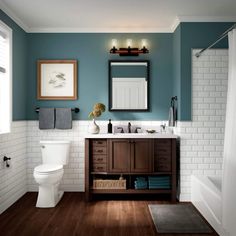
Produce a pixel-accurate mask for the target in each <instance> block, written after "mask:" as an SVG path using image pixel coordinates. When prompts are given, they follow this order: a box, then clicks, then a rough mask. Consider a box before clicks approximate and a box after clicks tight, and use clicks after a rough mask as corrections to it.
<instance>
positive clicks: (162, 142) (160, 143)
mask: <svg viewBox="0 0 236 236" xmlns="http://www.w3.org/2000/svg"><path fill="white" fill-rule="evenodd" d="M155 147H156V148H158V147H161V148H163V147H165V148H170V147H171V140H170V139H157V140H156V142H155Z"/></svg>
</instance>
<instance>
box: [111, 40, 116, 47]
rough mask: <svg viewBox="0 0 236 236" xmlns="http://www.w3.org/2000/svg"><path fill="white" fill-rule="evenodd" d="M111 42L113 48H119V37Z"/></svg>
mask: <svg viewBox="0 0 236 236" xmlns="http://www.w3.org/2000/svg"><path fill="white" fill-rule="evenodd" d="M111 44H112V45H111V46H112V48H117V39H112V40H111Z"/></svg>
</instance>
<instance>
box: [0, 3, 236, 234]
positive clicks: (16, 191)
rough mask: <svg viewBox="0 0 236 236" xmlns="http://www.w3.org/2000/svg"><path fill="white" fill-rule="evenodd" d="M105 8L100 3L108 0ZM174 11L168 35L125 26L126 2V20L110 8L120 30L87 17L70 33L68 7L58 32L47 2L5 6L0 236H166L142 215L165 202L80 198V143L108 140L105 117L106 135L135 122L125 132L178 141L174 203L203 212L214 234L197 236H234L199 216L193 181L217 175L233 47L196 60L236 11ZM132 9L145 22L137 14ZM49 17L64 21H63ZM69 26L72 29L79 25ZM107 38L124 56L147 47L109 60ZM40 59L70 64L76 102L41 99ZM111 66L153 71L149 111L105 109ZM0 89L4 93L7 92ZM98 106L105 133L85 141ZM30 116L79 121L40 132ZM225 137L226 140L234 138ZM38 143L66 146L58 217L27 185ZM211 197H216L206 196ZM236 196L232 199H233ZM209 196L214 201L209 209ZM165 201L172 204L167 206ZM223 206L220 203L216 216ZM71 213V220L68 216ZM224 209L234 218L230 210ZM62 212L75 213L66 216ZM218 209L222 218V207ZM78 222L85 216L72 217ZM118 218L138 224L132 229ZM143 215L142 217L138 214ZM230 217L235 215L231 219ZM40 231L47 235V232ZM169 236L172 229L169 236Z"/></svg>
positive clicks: (0, 21) (220, 46)
mask: <svg viewBox="0 0 236 236" xmlns="http://www.w3.org/2000/svg"><path fill="white" fill-rule="evenodd" d="M102 2H104V4H106V1H105V0H103V1H102ZM137 2H139V1H137ZM158 2H159V4H161V3H160V1H157V3H154V1H150V5H148V4H147V6H145V9H148V11H150V14H153V17H154V15H155V13H154V12H155V11H154V9H156V11H157V12H158V14H157V15H160V16H162V18H163V22H165V21H164V19H165V17H164V16H163V14H161V11H165V9H166V8H165V6H164V5H162V4H161V5H160V6H162V8H161V7H160V6H159V5H158ZM171 2H172V5H173V6H172V8H171V6H169V5H167V6H168V7H170V8H171V9H172V11H173V12H175V15H174V14H173V15H172V18H171V19H173V20H172V21H171V22H170V20H169V21H168V20H166V25H165V24H164V23H163V25H164V26H165V27H163V25H161V24H158V19H156V18H155V20H156V21H157V22H155V20H152V19H149V20H147V19H148V16H149V14H148V12H146V13H142V14H143V15H144V16H145V17H140V15H141V14H139V17H135V16H132V17H135V20H136V21H137V22H138V23H140V25H143V27H141V28H139V27H137V25H136V23H134V22H132V19H131V16H130V13H129V11H128V9H129V8H131V7H132V3H133V1H127V4H128V6H127V9H125V11H124V12H123V14H124V15H122V16H123V17H124V19H122V20H121V19H120V17H118V16H119V14H122V9H123V8H122V7H121V6H119V4H117V3H115V1H113V3H114V6H116V8H117V13H116V14H117V15H116V17H117V21H115V19H114V21H112V24H108V23H107V20H105V19H103V20H104V22H103V24H102V23H101V22H100V21H97V22H95V21H92V20H91V19H89V18H86V19H87V22H85V23H84V24H82V23H81V24H80V23H78V22H77V23H76V22H75V20H74V18H73V17H72V15H73V14H74V15H73V16H74V17H76V11H75V10H73V4H75V3H73V4H72V3H71V4H72V5H71V6H68V9H70V10H71V11H72V10H73V11H72V12H73V14H71V15H70V14H68V15H67V17H68V19H67V20H68V22H67V23H66V22H63V21H62V20H58V22H55V21H54V20H53V18H52V17H50V14H49V13H50V12H49V11H48V12H47V11H46V7H48V8H50V7H51V8H50V9H53V7H55V6H52V5H51V4H49V5H47V4H48V3H47V2H46V1H45V2H44V0H42V1H39V3H30V1H29V0H20V1H17V2H16V1H13V0H9V1H6V0H3V1H1V2H0V7H1V10H0V26H1V28H0V32H1V29H2V27H3V28H4V27H5V26H7V27H9V28H10V29H11V30H12V65H11V68H12V70H11V71H12V72H11V73H12V82H11V87H12V95H11V96H10V101H11V100H12V109H11V111H10V112H9V116H10V115H11V114H12V123H11V128H10V132H9V130H8V131H4V127H2V125H1V124H0V126H1V134H0V161H1V165H0V214H1V215H0V229H1V231H2V232H4V234H3V235H16V234H17V235H33V234H37V233H38V232H39V233H38V234H39V235H48V234H56V233H59V231H61V235H66V234H71V235H75V234H77V235H110V234H116V233H117V235H127V234H130V235H161V234H162V233H159V232H158V230H157V231H156V229H155V225H154V223H153V220H152V216H151V215H150V213H149V209H148V204H154V203H161V202H159V201H158V198H159V197H162V196H159V195H158V196H156V199H155V195H154V194H153V195H154V196H149V195H148V196H146V195H142V196H140V198H141V201H140V199H138V200H137V199H136V196H133V195H132V194H127V195H129V196H128V197H127V196H124V195H118V197H117V196H116V198H115V199H113V197H114V196H111V199H106V198H103V197H102V196H101V197H100V198H101V199H102V200H92V201H89V202H87V201H86V200H85V199H84V195H85V191H86V186H85V185H86V181H85V179H86V178H85V176H86V152H85V151H86V147H85V138H86V137H87V139H89V137H90V136H91V135H92V137H94V138H95V139H96V138H98V137H99V135H102V134H104V133H107V124H108V120H109V119H111V123H112V125H113V130H114V127H115V126H118V127H120V126H122V127H123V126H124V127H126V126H128V123H129V122H130V123H131V127H135V126H136V127H141V128H142V131H143V132H145V131H146V130H147V129H153V130H156V131H157V132H159V133H157V134H153V135H170V136H171V135H176V136H178V139H177V140H178V142H179V143H180V144H179V164H180V165H179V169H178V167H176V169H178V170H179V177H178V186H177V189H178V191H177V195H178V199H177V202H180V203H181V204H182V203H183V204H185V203H186V204H187V203H189V202H192V203H193V204H192V205H194V207H195V208H197V209H198V211H197V212H198V213H199V212H200V213H201V216H202V217H204V218H205V219H206V221H207V222H208V223H207V226H208V228H210V229H211V233H210V234H209V233H208V234H207V233H205V234H204V233H200V232H197V233H198V234H197V235H206V234H207V235H223V236H224V235H230V236H232V235H236V232H235V231H232V230H233V229H232V230H231V231H229V232H228V234H227V233H226V232H225V231H224V230H223V229H222V225H221V213H219V215H220V216H219V217H218V218H217V216H216V215H217V214H216V215H214V214H210V213H209V212H211V211H212V210H209V211H207V212H205V211H204V209H206V208H207V207H206V206H203V207H202V205H201V204H198V203H197V202H198V200H199V199H198V197H199V195H201V191H205V190H204V189H203V188H202V189H201V186H203V185H204V184H205V183H206V182H207V181H206V182H205V180H202V181H200V180H199V179H201V178H202V177H204V176H221V175H222V174H223V171H222V168H223V156H224V154H223V152H224V139H225V136H224V133H225V117H226V104H227V89H228V88H227V85H228V70H229V69H228V66H229V63H228V61H229V59H228V55H229V50H228V48H229V46H228V37H225V38H223V39H222V40H220V41H219V42H218V43H217V44H216V45H214V46H213V47H212V48H210V49H208V50H206V51H204V52H203V53H202V54H201V56H199V57H196V56H195V54H196V53H197V52H199V51H200V50H201V49H203V48H207V47H208V46H210V45H211V44H212V43H213V42H215V41H216V40H217V39H218V38H219V37H220V36H221V35H222V34H223V33H224V32H225V31H226V30H228V29H229V28H230V27H231V26H232V25H233V24H234V22H236V19H235V16H234V15H235V14H234V12H233V10H232V11H230V10H231V9H235V7H236V6H235V3H232V2H231V1H220V0H218V1H217V2H218V3H219V6H221V8H219V9H221V11H220V12H217V11H216V10H215V12H214V13H213V12H212V11H210V10H212V9H213V7H215V8H217V6H213V5H214V3H213V1H209V2H211V3H212V4H206V5H204V3H201V4H200V3H199V9H198V8H196V5H194V1H191V4H190V5H189V6H188V7H185V4H184V1H181V4H180V6H178V7H177V6H176V5H175V3H174V2H173V1H171ZM58 4H59V3H58ZM60 4H62V5H61V6H60ZM60 4H59V6H58V12H60V13H64V12H63V8H62V6H64V5H63V3H62V1H60ZM80 4H81V5H82V6H83V4H84V6H83V7H84V8H83V7H81V6H79V5H76V7H77V8H78V9H80V7H81V9H83V11H85V12H86V10H89V11H91V15H92V14H94V16H96V17H98V15H97V14H96V12H95V10H91V6H90V8H89V4H85V3H82V2H80ZM155 4H156V5H155ZM220 4H221V5H220ZM24 6H25V9H24ZM105 6H106V5H105ZM174 6H175V7H174ZM56 7H57V5H56ZM64 7H65V6H64ZM76 7H74V8H75V9H76ZM143 7H144V6H143ZM96 8H97V9H100V10H101V11H102V6H98V5H95V9H96ZM175 8H176V9H175ZM215 8H214V9H215ZM37 9H39V10H40V11H41V12H42V13H41V14H44V18H41V17H40V14H39V13H38V12H37ZM56 9H57V8H56ZM107 9H108V8H107ZM114 9H115V8H114ZM114 9H113V10H114ZM190 9H191V11H190ZM219 9H218V10H219ZM103 10H104V9H103ZM137 10H139V11H140V12H142V9H141V8H140V7H138V6H137ZM174 10H176V11H174ZM177 10H178V12H177ZM184 10H185V11H184ZM194 10H195V11H194ZM181 12H183V13H181ZM191 12H193V13H191ZM208 12H209V13H208ZM32 13H34V14H32ZM102 13H104V15H105V14H107V17H108V19H109V17H110V19H111V20H112V17H111V15H110V13H109V12H107V11H106V12H105V10H104V12H103V11H102ZM55 14H56V13H55ZM80 14H82V12H80ZM114 14H115V13H114ZM166 14H167V12H166ZM168 14H169V13H168ZM88 15H90V14H88ZM91 15H90V17H91ZM54 16H55V17H59V15H54ZM174 16H175V17H174ZM197 16H199V17H197ZM200 16H201V17H200ZM222 16H225V17H222ZM77 17H78V16H77ZM84 17H85V16H84ZM96 17H95V19H97V18H96ZM138 18H140V19H138ZM149 18H151V17H149ZM50 19H51V21H50ZM75 19H76V21H78V18H75ZM119 19H120V22H119ZM160 19H161V18H160ZM138 20H139V21H138ZM126 22H129V24H126ZM145 22H146V23H145ZM118 23H119V24H120V25H119V24H118ZM57 24H58V25H57ZM70 25H71V26H70ZM111 25H112V26H111ZM167 26H168V27H167ZM1 35H2V34H0V38H1ZM113 39H116V43H117V45H116V47H117V48H120V47H124V48H125V47H127V39H132V42H131V43H132V47H139V48H140V47H142V45H141V43H142V40H143V39H145V43H146V45H145V47H146V48H147V49H148V50H149V52H148V53H141V54H140V55H139V56H120V55H119V54H113V53H110V50H111V48H112V47H113V45H112V43H113V42H114V40H113ZM0 58H1V55H0ZM39 60H42V61H43V60H76V67H77V75H76V76H75V77H76V83H77V90H76V93H75V94H76V96H77V97H76V98H74V99H73V100H72V99H56V100H55V99H47V98H44V99H40V98H39V97H38V82H37V78H38V73H39V71H38V67H37V62H38V61H39ZM118 60H122V61H137V60H139V61H148V62H149V67H148V70H149V71H148V72H149V73H148V83H149V85H148V87H149V90H148V109H146V110H144V111H125V110H123V111H112V110H111V109H110V110H109V108H110V102H111V101H110V99H109V96H110V90H111V89H110V88H109V83H110V78H109V68H110V64H109V61H118ZM0 66H1V65H0ZM1 72H2V71H1V70H0V73H1ZM0 89H1V90H0V91H1V93H2V91H3V90H2V88H0ZM175 96H177V100H176V101H175V107H176V109H177V122H176V126H175V127H170V128H169V127H168V116H169V109H170V105H171V104H170V103H171V101H170V99H171V98H172V97H175ZM4 101H5V100H4ZM96 103H102V104H104V105H105V106H106V110H105V112H103V113H102V115H101V116H100V117H98V118H96V123H97V124H98V125H99V127H100V134H90V133H89V127H90V125H91V123H92V119H90V118H89V117H88V116H89V113H90V112H91V111H92V109H93V106H94V104H96ZM0 104H1V106H0V112H1V113H0V117H1V119H0V121H1V122H2V117H3V115H2V114H4V116H5V112H3V110H2V109H1V107H2V102H1V100H0ZM37 108H38V109H39V110H40V108H72V109H75V108H79V112H74V111H72V112H71V115H72V119H73V122H72V128H69V129H55V128H53V129H46V130H43V129H39V113H38V112H36V109H37ZM164 124H166V125H167V128H166V133H164V132H162V133H160V130H161V125H164ZM232 129H233V128H232ZM234 129H235V128H234ZM2 130H3V131H2ZM172 131H173V134H172ZM133 135H135V134H133ZM150 135H151V134H150ZM103 137H104V136H103ZM132 137H133V136H132ZM150 137H152V136H150ZM153 137H154V136H153ZM231 137H232V139H233V137H234V136H231ZM126 138H129V136H126ZM45 140H46V141H48V140H51V141H56V140H59V141H61V140H64V141H70V150H69V159H68V164H67V165H65V166H64V174H63V178H62V180H61V182H60V189H61V190H63V191H64V192H65V193H64V196H63V197H62V199H61V200H60V201H59V202H58V204H57V205H56V206H55V207H54V208H48V209H46V208H45V209H41V208H36V207H35V206H36V201H37V192H38V190H39V185H38V183H36V181H35V178H34V168H35V167H36V166H38V165H40V164H42V154H41V150H40V141H45ZM177 144H178V143H177ZM4 156H6V157H8V158H11V159H10V160H9V161H8V164H9V167H7V166H6V164H7V163H6V162H4V161H3V158H4ZM177 156H178V155H177ZM176 158H177V157H176ZM194 176H201V178H198V179H196V178H195V177H194ZM124 177H125V176H124ZM132 178H133V177H131V179H132ZM194 178H195V179H194ZM199 183H200V184H199ZM202 183H203V184H202ZM231 184H232V186H231V188H232V189H235V188H234V185H233V183H231ZM206 185H207V183H206ZM206 188H208V186H206ZM210 193H211V194H212V195H214V196H215V195H216V194H215V193H213V192H212V190H210ZM219 194H221V193H219ZM234 194H235V193H232V196H234ZM203 195H207V193H206V194H205V193H203ZM212 195H209V198H210V199H211V200H212V199H213V197H212ZM149 197H151V200H150V199H149ZM200 197H201V196H200ZM117 198H118V199H117ZM127 198H128V199H127ZM218 200H219V198H218V197H216V200H215V201H218ZM161 201H164V203H165V204H168V205H173V203H172V202H171V201H170V199H169V196H167V198H164V200H163V199H161ZM219 201H220V200H219ZM212 202H213V200H212ZM181 204H176V205H181ZM206 204H208V203H206ZM220 204H221V203H218V202H217V203H216V205H218V207H219V205H220ZM159 205H161V204H159ZM67 206H68V211H65V212H64V209H65V208H67ZM220 207H222V206H220ZM227 207H229V206H227ZM231 207H232V209H234V208H233V206H231ZM69 209H75V210H74V211H73V210H70V211H69ZM219 211H220V212H221V209H219ZM63 212H64V213H63ZM80 212H82V213H83V215H80V216H76V215H78V214H80ZM122 212H123V213H122ZM124 212H125V213H127V215H130V218H132V217H133V218H134V219H131V220H130V221H129V220H128V219H129V218H128V216H127V215H126V214H125V213H124ZM143 212H144V213H143ZM60 213H61V214H64V215H63V217H65V218H66V220H65V222H67V223H63V222H62V219H60ZM70 214H71V217H70ZM103 214H104V217H106V218H109V219H110V221H109V223H108V225H106V223H104V222H103V221H102V220H103V219H102V217H100V216H101V215H103ZM142 214H144V217H145V219H143V218H142V217H141V216H140V215H142ZM37 216H38V218H37ZM121 216H122V217H123V218H122V217H121ZM232 216H234V215H233V213H232ZM14 217H15V218H14ZM63 217H62V218H63ZM76 217H78V218H76ZM139 217H141V218H139ZM55 218H59V220H56V219H55ZM126 219H127V221H126ZM70 220H71V222H70ZM83 220H84V221H83ZM106 220H107V219H106ZM106 220H104V221H105V222H106ZM47 221H48V222H49V223H48V224H47ZM83 222H84V224H83ZM127 222H128V223H127ZM27 225H28V226H27ZM43 225H46V226H45V227H43ZM60 225H61V228H60ZM91 226H93V227H94V228H93V227H91ZM50 227H52V228H50ZM19 232H22V233H21V234H20V233H19ZM176 232H177V231H176ZM176 232H175V231H172V232H171V235H174V234H175V233H176ZM232 232H233V233H232ZM85 233H86V234H85ZM177 233H178V232H177ZM188 233H189V234H188ZM191 233H194V232H187V233H186V232H185V234H184V233H182V234H184V235H190V234H191ZM167 235H168V234H167ZM180 235H181V233H180Z"/></svg>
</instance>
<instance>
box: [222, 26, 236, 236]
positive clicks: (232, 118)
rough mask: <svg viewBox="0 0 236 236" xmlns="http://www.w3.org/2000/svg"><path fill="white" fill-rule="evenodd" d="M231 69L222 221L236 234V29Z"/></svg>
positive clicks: (232, 38)
mask: <svg viewBox="0 0 236 236" xmlns="http://www.w3.org/2000/svg"><path fill="white" fill-rule="evenodd" d="M228 39H229V71H228V93H227V105H226V119H225V139H224V155H223V158H224V159H223V183H222V201H223V204H222V205H223V211H222V223H223V227H224V229H225V230H226V231H227V233H228V234H229V235H230V236H235V235H236V29H234V30H232V31H231V32H229V34H228Z"/></svg>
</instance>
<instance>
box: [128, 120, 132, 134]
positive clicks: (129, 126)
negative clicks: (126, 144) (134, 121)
mask: <svg viewBox="0 0 236 236" xmlns="http://www.w3.org/2000/svg"><path fill="white" fill-rule="evenodd" d="M128 133H131V123H130V122H129V123H128Z"/></svg>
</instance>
